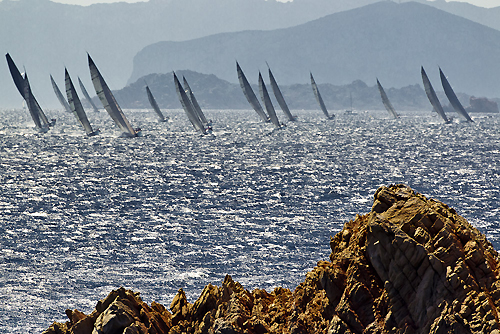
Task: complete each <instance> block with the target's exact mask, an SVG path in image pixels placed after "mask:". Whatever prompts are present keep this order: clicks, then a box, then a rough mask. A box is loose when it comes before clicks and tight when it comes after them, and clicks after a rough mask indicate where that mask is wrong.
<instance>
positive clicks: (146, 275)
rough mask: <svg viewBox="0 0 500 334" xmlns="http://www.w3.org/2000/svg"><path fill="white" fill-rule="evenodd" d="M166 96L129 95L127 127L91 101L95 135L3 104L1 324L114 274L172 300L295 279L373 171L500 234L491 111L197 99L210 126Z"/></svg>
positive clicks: (35, 329)
mask: <svg viewBox="0 0 500 334" xmlns="http://www.w3.org/2000/svg"><path fill="white" fill-rule="evenodd" d="M164 112H165V114H167V115H168V116H170V118H171V119H170V121H169V122H166V123H159V122H157V121H156V118H155V117H156V116H155V115H154V113H153V112H152V111H150V110H125V113H126V115H127V117H128V118H129V120H130V122H131V123H132V125H133V126H134V127H137V126H139V127H141V128H142V129H143V135H144V136H143V137H141V138H121V137H120V133H119V132H118V130H117V128H116V127H115V126H114V124H112V121H111V119H110V118H109V116H108V115H107V113H106V112H101V113H98V114H97V113H94V112H90V111H89V112H88V115H89V118H90V121H91V123H92V124H93V125H94V126H95V127H99V128H100V129H101V135H99V136H96V137H91V138H88V137H86V136H84V134H83V130H82V129H81V128H80V127H79V126H78V125H77V124H76V121H75V119H74V117H73V115H72V114H68V113H65V112H62V111H47V114H49V116H51V117H55V118H57V124H56V126H55V127H54V128H53V129H52V130H50V131H49V132H48V133H46V134H39V133H36V131H35V130H34V129H33V123H32V121H31V119H30V117H29V114H28V113H27V112H25V111H23V110H0V146H1V148H0V179H1V182H0V332H1V333H41V332H42V331H43V330H44V329H46V328H47V327H48V326H49V325H50V324H51V323H52V322H53V321H66V315H65V314H64V311H65V309H66V308H71V309H74V308H77V309H79V310H81V311H83V312H86V313H88V312H91V311H92V310H93V308H94V307H95V304H96V302H97V300H99V299H102V298H104V297H105V296H106V295H107V294H108V293H109V292H110V291H111V290H112V289H116V288H118V287H120V286H124V287H126V288H130V289H133V290H135V291H140V292H141V296H142V298H143V299H144V300H145V301H146V302H148V303H150V302H151V301H152V300H155V301H157V302H159V303H162V304H164V305H166V306H167V307H168V306H169V305H170V303H171V301H172V298H173V296H174V295H175V294H176V292H177V290H178V289H179V288H183V289H184V290H185V291H186V294H187V296H188V299H189V301H190V302H194V301H195V299H196V298H197V297H198V296H199V294H200V292H201V290H202V289H203V287H204V286H205V285H207V284H209V283H211V284H215V285H219V286H220V284H221V282H222V280H223V279H224V276H225V275H226V274H230V275H232V276H233V278H234V279H235V280H237V281H239V282H240V283H242V284H243V286H244V287H245V288H247V289H249V290H252V289H254V288H265V289H267V290H268V291H271V290H272V289H273V287H275V286H283V287H286V288H290V289H294V288H295V287H296V286H297V284H298V283H300V282H302V281H303V280H304V276H305V273H306V272H307V271H309V270H311V269H312V268H313V267H314V266H315V264H316V262H317V261H319V260H327V259H328V256H329V254H330V249H329V241H330V236H333V235H335V234H336V233H337V232H338V231H340V229H341V228H342V226H343V224H344V223H345V222H347V221H349V220H351V219H354V218H355V215H356V214H365V213H367V212H369V210H370V208H371V205H372V199H373V194H374V192H375V190H376V189H377V188H378V187H379V186H381V185H389V184H393V183H405V184H408V185H410V186H411V187H412V188H413V189H415V190H417V191H418V192H421V193H423V194H424V195H426V196H430V197H433V198H435V199H438V200H441V201H443V202H444V203H446V204H448V205H449V206H451V207H453V208H455V209H456V210H457V212H458V213H459V214H461V215H462V216H464V217H465V218H466V219H467V220H468V221H469V222H470V223H471V224H473V225H474V226H475V227H477V228H478V229H479V230H480V231H481V232H483V233H485V234H486V235H487V236H488V238H489V240H490V241H491V242H492V243H493V244H494V246H495V248H496V249H498V245H499V236H498V232H497V231H498V227H499V222H500V218H499V216H500V209H499V205H498V199H499V197H500V191H499V185H500V115H498V114H494V115H493V114H490V115H486V114H484V115H483V114H474V115H473V118H474V121H475V122H474V123H472V124H469V123H465V122H463V121H461V120H460V119H459V117H458V115H457V116H455V117H456V119H455V120H454V122H453V123H452V124H443V123H442V122H441V121H440V119H439V118H438V117H436V116H435V114H434V115H433V114H432V113H431V112H429V111H426V112H417V113H414V112H411V113H410V112H408V113H402V114H403V117H402V118H401V119H398V120H392V119H390V118H389V116H388V114H387V112H385V111H369V112H358V114H356V115H347V114H344V113H342V112H340V111H336V112H335V113H336V114H337V117H336V119H335V120H326V119H325V118H324V116H323V115H322V113H321V112H320V111H294V114H296V115H297V116H298V120H297V121H296V122H289V123H288V124H287V126H286V127H285V128H283V129H281V130H273V129H272V125H270V124H264V123H261V122H259V119H258V116H257V114H256V113H255V112H254V111H250V110H223V111H218V110H207V111H206V115H207V117H208V118H211V119H212V120H213V121H214V125H213V127H214V133H213V136H200V135H198V134H196V133H195V132H194V130H193V128H192V126H191V125H190V124H189V122H188V120H187V118H186V116H185V115H184V113H183V111H181V110H165V111H164ZM278 117H281V118H282V119H285V117H284V116H283V115H282V114H281V113H279V114H278Z"/></svg>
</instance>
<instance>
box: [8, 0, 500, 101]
mask: <svg viewBox="0 0 500 334" xmlns="http://www.w3.org/2000/svg"><path fill="white" fill-rule="evenodd" d="M377 1H378V0H336V1H330V0H294V1H293V2H287V3H281V2H278V1H276V0H269V1H264V0H212V1H210V3H208V2H206V1H203V0H170V1H161V0H150V1H149V2H139V3H112V4H93V5H90V6H78V5H68V4H61V3H54V2H51V1H49V0H18V1H11V0H3V1H0V51H2V52H3V54H6V53H10V54H11V56H12V57H13V58H14V60H15V61H16V63H17V64H18V65H19V66H23V65H25V66H26V69H27V71H28V72H29V73H30V81H31V84H32V88H33V91H34V93H35V95H36V96H37V98H38V100H39V101H40V103H41V105H42V107H54V106H58V102H57V99H56V97H55V95H54V93H53V91H52V89H51V85H50V84H49V75H50V74H52V75H53V77H54V79H55V80H56V82H57V83H58V84H59V85H60V86H62V85H63V81H64V77H63V68H64V67H67V68H68V70H69V71H70V73H71V74H72V75H78V76H80V77H81V78H82V80H83V82H84V84H85V85H86V86H91V83H90V76H89V74H88V67H87V63H86V56H85V53H86V52H89V53H90V54H91V55H92V56H93V58H94V59H95V61H96V63H97V65H98V66H99V68H100V69H101V71H102V72H103V75H104V76H105V78H106V80H107V81H108V84H109V85H110V87H111V88H112V89H118V88H122V87H124V86H125V83H126V82H127V80H128V79H129V78H130V76H131V73H132V58H133V57H134V55H136V54H137V53H138V52H139V51H140V50H141V49H142V48H144V47H146V46H147V45H151V44H153V43H156V42H159V41H166V40H170V41H172V40H175V41H181V40H190V39H193V38H200V37H203V36H207V35H212V34H216V33H222V32H228V31H242V30H252V29H261V30H274V29H278V28H284V27H291V26H295V25H298V24H302V23H305V22H308V21H311V20H313V19H316V18H319V17H322V16H324V15H326V14H330V13H338V12H341V11H345V10H348V9H353V8H358V7H360V6H364V5H367V4H371V3H374V2H377ZM420 1H423V0H420ZM429 3H430V4H432V2H429ZM437 5H438V4H436V6H437ZM441 5H442V7H443V8H447V7H448V5H446V4H441ZM449 6H450V8H451V7H458V5H457V6H452V3H449ZM457 12H461V14H463V15H464V16H465V15H468V17H472V18H474V19H476V20H482V17H485V19H484V21H485V22H486V21H488V22H489V23H488V24H490V25H495V23H496V22H498V24H497V26H496V28H497V29H500V20H495V18H496V17H499V16H500V14H496V13H498V12H500V7H499V9H498V10H497V8H493V9H485V8H480V7H474V6H467V7H466V9H464V10H462V9H460V10H458V9H457ZM242 65H243V64H242ZM273 68H274V65H273ZM172 69H175V67H173V66H172V68H170V69H169V71H170V70H172ZM155 72H156V71H155ZM355 79H362V78H353V80H355ZM351 81H352V80H350V79H349V80H348V82H351ZM91 93H92V92H91ZM0 101H1V102H2V106H3V107H18V106H19V105H20V104H21V103H22V98H21V96H19V94H16V90H15V87H14V85H13V84H12V80H11V78H10V75H9V73H8V69H7V66H0Z"/></svg>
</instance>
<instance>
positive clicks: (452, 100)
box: [439, 68, 473, 122]
mask: <svg viewBox="0 0 500 334" xmlns="http://www.w3.org/2000/svg"><path fill="white" fill-rule="evenodd" d="M439 76H440V77H441V83H442V84H443V89H444V93H445V94H446V96H447V97H448V100H449V101H450V103H451V105H452V106H453V108H454V109H455V111H456V112H458V113H459V114H460V115H462V116H463V117H464V118H465V119H466V120H467V122H473V121H472V118H470V116H469V114H468V113H467V111H465V109H464V107H463V106H462V104H461V103H460V101H459V100H458V97H457V95H456V94H455V92H454V91H453V88H451V85H450V83H449V82H448V79H446V76H445V75H444V73H443V71H441V68H439Z"/></svg>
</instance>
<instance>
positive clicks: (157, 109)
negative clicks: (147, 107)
mask: <svg viewBox="0 0 500 334" xmlns="http://www.w3.org/2000/svg"><path fill="white" fill-rule="evenodd" d="M146 93H147V94H148V100H149V103H150V104H151V107H153V110H154V111H155V113H156V115H157V116H158V120H159V121H160V122H166V121H167V118H165V116H163V113H162V112H161V110H160V107H158V103H156V100H155V98H154V96H153V94H152V93H151V90H150V89H149V86H148V84H146Z"/></svg>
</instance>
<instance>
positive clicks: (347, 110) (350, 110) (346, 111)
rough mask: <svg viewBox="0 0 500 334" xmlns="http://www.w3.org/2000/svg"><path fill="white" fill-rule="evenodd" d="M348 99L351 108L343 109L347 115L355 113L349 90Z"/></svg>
mask: <svg viewBox="0 0 500 334" xmlns="http://www.w3.org/2000/svg"><path fill="white" fill-rule="evenodd" d="M349 101H350V102H351V108H350V109H346V110H344V113H345V114H348V115H356V114H357V113H356V112H355V111H354V109H352V93H351V92H349Z"/></svg>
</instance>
